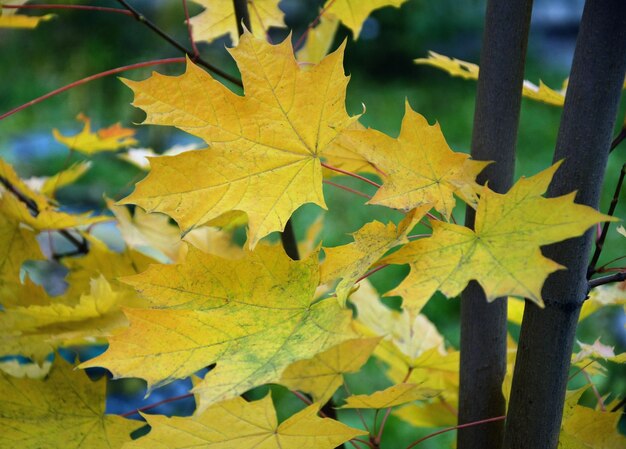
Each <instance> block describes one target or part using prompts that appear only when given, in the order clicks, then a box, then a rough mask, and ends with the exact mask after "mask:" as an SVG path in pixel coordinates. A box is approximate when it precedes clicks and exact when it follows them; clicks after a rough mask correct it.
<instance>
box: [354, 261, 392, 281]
mask: <svg viewBox="0 0 626 449" xmlns="http://www.w3.org/2000/svg"><path fill="white" fill-rule="evenodd" d="M388 266H389V265H388V264H383V265H379V266H377V267H376V268H374V269H372V270H370V271H368V272H367V273H365V274H364V275H363V276H361V277H360V278H358V279H357V280H356V281H354V283H355V284H356V283H358V282H361V281H362V280H363V279H365V278H368V277H370V276H371V275H373V274H374V273H376V272H377V271H380V270H382V269H383V268H385V267H388Z"/></svg>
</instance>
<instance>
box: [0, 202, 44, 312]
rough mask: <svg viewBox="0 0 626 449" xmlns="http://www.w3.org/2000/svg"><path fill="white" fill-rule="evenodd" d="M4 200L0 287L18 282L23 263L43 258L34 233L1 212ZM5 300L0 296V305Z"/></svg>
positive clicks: (0, 228)
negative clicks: (0, 298)
mask: <svg viewBox="0 0 626 449" xmlns="http://www.w3.org/2000/svg"><path fill="white" fill-rule="evenodd" d="M4 198H5V197H2V199H0V212H1V213H0V285H4V284H6V283H8V284H11V283H15V282H18V280H19V275H20V269H21V268H22V264H23V263H24V262H25V261H27V260H41V259H43V258H44V256H43V253H42V252H41V249H40V248H39V244H38V243H37V239H36V235H35V233H34V232H33V231H31V230H30V229H26V228H24V227H23V226H20V223H19V222H18V221H16V220H12V219H11V218H10V217H9V216H7V215H6V214H5V213H4V212H3V211H2V205H3V204H4V201H3V200H4ZM6 299H7V296H5V295H2V300H1V302H2V304H5V305H6Z"/></svg>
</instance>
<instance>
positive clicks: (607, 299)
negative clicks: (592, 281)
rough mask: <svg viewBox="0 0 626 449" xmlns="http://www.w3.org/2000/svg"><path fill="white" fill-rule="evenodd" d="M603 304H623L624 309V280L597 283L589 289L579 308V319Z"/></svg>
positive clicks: (625, 304) (603, 305) (582, 318)
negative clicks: (602, 283) (605, 283)
mask: <svg viewBox="0 0 626 449" xmlns="http://www.w3.org/2000/svg"><path fill="white" fill-rule="evenodd" d="M605 306H623V308H624V310H626V281H624V282H616V283H613V284H608V285H599V286H598V287H596V288H593V289H591V291H590V292H589V296H588V298H587V300H586V301H585V302H584V303H583V306H582V308H581V309H580V316H579V317H578V320H579V321H582V320H584V319H585V318H587V317H588V316H589V315H591V314H592V313H594V312H596V311H597V310H599V309H600V308H602V307H605Z"/></svg>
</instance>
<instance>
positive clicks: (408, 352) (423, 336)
mask: <svg viewBox="0 0 626 449" xmlns="http://www.w3.org/2000/svg"><path fill="white" fill-rule="evenodd" d="M350 302H351V303H352V304H354V305H355V306H356V309H357V318H356V321H355V323H354V325H355V327H356V329H357V331H359V332H360V333H362V334H364V335H378V336H381V337H384V340H383V341H382V342H381V344H380V345H379V346H378V347H377V349H376V355H377V356H379V357H381V358H393V357H396V358H397V357H399V358H401V359H404V360H405V361H406V364H407V366H412V363H413V362H414V361H415V360H416V359H417V358H418V357H419V356H421V355H422V354H423V353H425V352H426V351H429V350H431V349H433V348H436V349H437V350H438V351H439V353H440V354H442V355H444V354H445V353H446V351H445V348H444V345H443V336H442V335H441V334H440V333H439V331H437V328H436V327H435V325H434V324H433V323H431V322H430V320H428V318H426V316H424V315H422V314H418V313H417V312H414V311H411V313H409V312H408V311H407V310H402V311H401V312H399V311H397V310H392V309H390V308H389V307H387V306H385V305H384V304H383V303H382V302H381V300H380V297H379V295H378V293H377V292H376V290H374V288H373V287H372V285H371V283H370V282H369V281H367V279H365V280H363V281H362V282H361V287H360V288H359V289H358V290H357V291H356V292H355V293H354V294H353V295H352V296H351V297H350ZM385 353H388V354H389V355H388V356H384V355H383V354H385Z"/></svg>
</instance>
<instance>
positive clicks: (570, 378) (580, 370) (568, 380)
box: [567, 360, 595, 383]
mask: <svg viewBox="0 0 626 449" xmlns="http://www.w3.org/2000/svg"><path fill="white" fill-rule="evenodd" d="M593 363H595V360H591V361H590V362H589V363H587V364H586V365H585V366H583V367H582V368H579V369H578V371H576V372H575V373H574V374H572V375H571V376H569V377H568V378H567V382H568V383H569V382H570V381H571V380H572V379H573V378H574V377H576V376H578V375H579V374H580V373H582V371H583V370H584V369H585V368H588V367H589V366H591V365H592V364H593Z"/></svg>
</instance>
